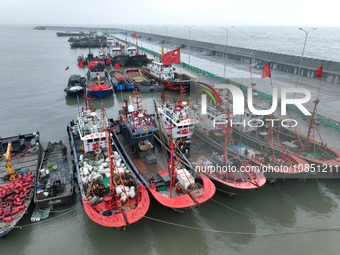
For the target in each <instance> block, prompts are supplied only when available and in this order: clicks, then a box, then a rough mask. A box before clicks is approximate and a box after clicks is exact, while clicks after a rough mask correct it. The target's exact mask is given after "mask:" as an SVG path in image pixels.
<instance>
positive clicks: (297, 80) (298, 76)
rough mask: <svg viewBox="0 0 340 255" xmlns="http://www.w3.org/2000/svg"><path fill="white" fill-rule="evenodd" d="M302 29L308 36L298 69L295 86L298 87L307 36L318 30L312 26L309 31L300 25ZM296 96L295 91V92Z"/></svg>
mask: <svg viewBox="0 0 340 255" xmlns="http://www.w3.org/2000/svg"><path fill="white" fill-rule="evenodd" d="M299 29H300V30H302V31H303V32H305V34H306V37H305V43H304V44H303V50H302V56H301V60H300V65H299V71H298V75H297V79H296V85H295V88H297V86H298V83H299V78H300V72H301V66H302V60H303V55H304V54H305V48H306V42H307V36H308V34H309V33H310V32H312V31H313V30H316V29H317V28H316V27H315V28H312V29H310V30H309V31H308V32H307V31H306V30H304V29H302V28H301V27H299ZM294 96H295V93H294Z"/></svg>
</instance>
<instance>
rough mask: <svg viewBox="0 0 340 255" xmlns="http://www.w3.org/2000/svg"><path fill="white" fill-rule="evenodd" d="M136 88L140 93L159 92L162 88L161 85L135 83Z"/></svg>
mask: <svg viewBox="0 0 340 255" xmlns="http://www.w3.org/2000/svg"><path fill="white" fill-rule="evenodd" d="M137 89H138V91H139V92H141V93H150V92H161V91H162V90H163V86H161V85H149V86H142V85H137Z"/></svg>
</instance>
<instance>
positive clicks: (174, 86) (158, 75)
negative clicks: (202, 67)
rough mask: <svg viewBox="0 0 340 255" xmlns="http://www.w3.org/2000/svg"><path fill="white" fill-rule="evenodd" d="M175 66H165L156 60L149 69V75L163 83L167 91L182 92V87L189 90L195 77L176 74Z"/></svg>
mask: <svg viewBox="0 0 340 255" xmlns="http://www.w3.org/2000/svg"><path fill="white" fill-rule="evenodd" d="M175 71H176V68H175V67H174V66H173V65H163V63H162V62H161V61H157V60H154V61H152V62H151V64H150V65H148V67H147V72H148V74H149V75H150V76H151V77H152V78H153V79H155V80H157V81H158V82H160V83H162V84H163V85H164V87H165V88H166V89H169V90H180V89H181V87H184V88H186V89H187V88H189V87H190V85H191V84H192V83H193V82H194V77H192V76H190V75H188V74H185V73H178V72H175Z"/></svg>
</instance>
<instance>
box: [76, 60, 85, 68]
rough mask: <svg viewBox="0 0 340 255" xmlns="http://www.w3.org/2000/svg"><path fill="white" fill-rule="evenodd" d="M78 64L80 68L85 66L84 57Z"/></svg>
mask: <svg viewBox="0 0 340 255" xmlns="http://www.w3.org/2000/svg"><path fill="white" fill-rule="evenodd" d="M77 66H79V67H80V68H84V64H83V59H82V58H80V59H79V60H78V65H77Z"/></svg>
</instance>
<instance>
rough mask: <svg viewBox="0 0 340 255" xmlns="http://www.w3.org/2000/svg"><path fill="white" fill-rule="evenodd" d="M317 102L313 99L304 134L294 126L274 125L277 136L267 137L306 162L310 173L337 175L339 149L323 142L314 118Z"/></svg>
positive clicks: (325, 175) (263, 138) (327, 176)
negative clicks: (311, 111)
mask: <svg viewBox="0 0 340 255" xmlns="http://www.w3.org/2000/svg"><path fill="white" fill-rule="evenodd" d="M319 102H320V101H319V100H318V99H317V100H315V101H314V109H313V113H312V115H311V117H310V120H309V124H308V131H307V134H306V135H304V134H302V133H301V132H299V131H298V130H297V128H296V127H291V128H287V127H282V126H274V127H273V129H275V132H276V133H277V136H276V137H269V138H267V139H269V140H270V141H271V142H273V143H276V144H278V143H281V144H282V146H283V147H284V148H285V149H286V150H288V151H291V152H292V153H294V154H295V155H296V156H297V157H299V158H301V159H303V160H305V161H306V162H308V163H309V164H310V170H309V173H311V174H312V175H317V176H318V177H323V178H332V177H339V171H338V167H339V164H340V150H339V149H337V148H332V147H330V146H328V145H327V143H325V142H323V140H322V136H321V135H320V132H319V130H318V126H317V122H316V119H315V118H316V109H317V105H318V103H319ZM289 114H290V113H289ZM263 134H264V133H263ZM265 139H266V137H262V139H261V141H262V143H264V142H265Z"/></svg>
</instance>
